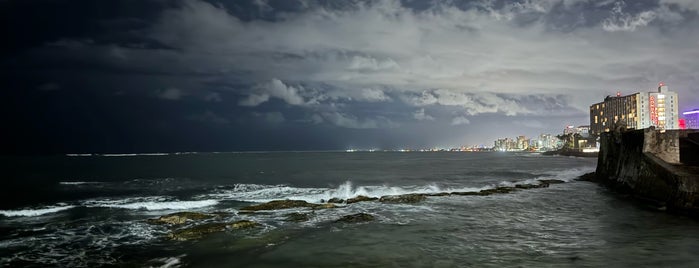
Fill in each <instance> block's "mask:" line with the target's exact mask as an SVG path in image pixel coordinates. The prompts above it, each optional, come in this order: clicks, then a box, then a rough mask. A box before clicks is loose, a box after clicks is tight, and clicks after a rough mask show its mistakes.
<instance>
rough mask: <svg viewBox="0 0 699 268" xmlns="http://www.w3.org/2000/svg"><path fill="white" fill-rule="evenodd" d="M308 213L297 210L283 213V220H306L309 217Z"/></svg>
mask: <svg viewBox="0 0 699 268" xmlns="http://www.w3.org/2000/svg"><path fill="white" fill-rule="evenodd" d="M309 214H310V213H298V212H294V213H289V214H286V215H285V216H286V219H285V221H293V222H303V221H308V220H310V219H311V217H310V215H309Z"/></svg>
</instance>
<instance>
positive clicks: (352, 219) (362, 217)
mask: <svg viewBox="0 0 699 268" xmlns="http://www.w3.org/2000/svg"><path fill="white" fill-rule="evenodd" d="M373 220H374V216H373V215H371V214H367V213H357V214H352V215H347V216H343V217H342V218H339V219H338V220H336V221H335V222H344V223H358V222H367V221H373Z"/></svg>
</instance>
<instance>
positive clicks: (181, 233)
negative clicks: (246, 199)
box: [168, 220, 260, 241]
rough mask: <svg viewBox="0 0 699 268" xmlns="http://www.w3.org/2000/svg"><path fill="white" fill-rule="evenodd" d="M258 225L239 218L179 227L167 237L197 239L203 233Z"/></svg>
mask: <svg viewBox="0 0 699 268" xmlns="http://www.w3.org/2000/svg"><path fill="white" fill-rule="evenodd" d="M258 225H260V224H259V223H256V222H253V221H248V220H241V221H236V222H232V223H205V224H201V225H197V226H194V227H190V228H185V229H180V230H177V231H174V232H172V233H170V234H169V235H168V238H170V239H172V240H177V241H187V240H192V239H199V238H202V237H204V236H205V235H208V234H212V233H218V232H223V231H226V230H239V229H247V228H252V227H256V226H258Z"/></svg>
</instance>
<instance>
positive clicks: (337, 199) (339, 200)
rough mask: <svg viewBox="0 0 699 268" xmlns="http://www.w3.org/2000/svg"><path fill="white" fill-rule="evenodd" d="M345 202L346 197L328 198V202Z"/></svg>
mask: <svg viewBox="0 0 699 268" xmlns="http://www.w3.org/2000/svg"><path fill="white" fill-rule="evenodd" d="M344 202H345V200H344V199H340V198H337V197H333V198H330V199H328V203H336V204H341V203H344Z"/></svg>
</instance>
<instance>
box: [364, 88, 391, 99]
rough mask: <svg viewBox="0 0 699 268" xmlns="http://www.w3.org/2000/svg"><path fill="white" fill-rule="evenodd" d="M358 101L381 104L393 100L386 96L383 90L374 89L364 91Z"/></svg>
mask: <svg viewBox="0 0 699 268" xmlns="http://www.w3.org/2000/svg"><path fill="white" fill-rule="evenodd" d="M358 99H359V100H364V101H368V102H381V101H390V100H391V98H390V97H389V96H386V93H384V92H383V91H382V90H379V89H373V88H364V89H362V91H361V94H360V97H359V98H358Z"/></svg>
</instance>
